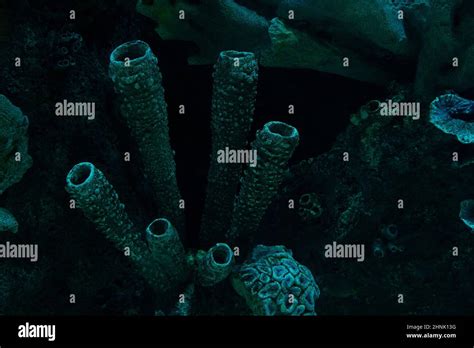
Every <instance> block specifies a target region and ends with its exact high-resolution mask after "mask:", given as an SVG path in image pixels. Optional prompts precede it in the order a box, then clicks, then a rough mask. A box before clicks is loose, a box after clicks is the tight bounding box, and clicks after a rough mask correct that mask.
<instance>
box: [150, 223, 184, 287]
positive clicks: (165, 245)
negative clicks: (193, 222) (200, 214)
mask: <svg viewBox="0 0 474 348" xmlns="http://www.w3.org/2000/svg"><path fill="white" fill-rule="evenodd" d="M146 240H147V242H148V246H149V249H150V251H151V254H152V255H151V257H152V259H153V267H155V268H156V269H159V270H160V272H162V273H164V274H165V275H166V281H167V282H170V283H173V284H181V283H182V282H183V281H184V280H185V279H186V278H187V276H188V275H189V267H188V265H187V263H186V252H185V250H184V246H183V244H182V243H181V240H180V239H179V235H178V233H177V232H176V229H175V228H174V226H173V225H172V224H171V222H170V221H169V220H168V219H165V218H162V219H156V220H153V221H152V222H151V223H150V224H149V225H148V227H147V228H146Z"/></svg>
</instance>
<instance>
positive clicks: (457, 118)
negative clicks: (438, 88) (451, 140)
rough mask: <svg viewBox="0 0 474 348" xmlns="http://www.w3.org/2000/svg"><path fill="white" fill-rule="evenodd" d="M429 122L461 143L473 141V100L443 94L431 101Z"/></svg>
mask: <svg viewBox="0 0 474 348" xmlns="http://www.w3.org/2000/svg"><path fill="white" fill-rule="evenodd" d="M430 122H431V123H433V124H434V125H435V126H436V127H437V128H439V129H441V130H442V131H443V132H444V133H447V134H453V135H455V136H456V137H457V138H458V140H459V141H460V142H461V143H463V144H472V143H474V101H472V100H468V99H465V98H461V97H460V96H458V95H456V94H445V95H442V96H440V97H438V98H436V99H435V100H434V101H433V102H432V103H431V110H430Z"/></svg>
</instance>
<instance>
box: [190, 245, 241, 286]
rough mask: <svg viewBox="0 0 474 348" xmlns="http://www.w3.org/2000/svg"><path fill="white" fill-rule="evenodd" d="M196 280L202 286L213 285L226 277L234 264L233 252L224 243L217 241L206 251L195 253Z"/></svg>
mask: <svg viewBox="0 0 474 348" xmlns="http://www.w3.org/2000/svg"><path fill="white" fill-rule="evenodd" d="M196 257H197V262H198V268H197V280H198V282H199V284H201V285H202V286H213V285H215V284H217V283H219V282H221V281H222V280H224V279H226V278H227V277H228V276H229V274H230V272H231V271H232V267H233V266H234V253H233V252H232V249H231V248H230V247H229V246H228V245H227V244H225V243H217V244H216V245H214V246H213V247H212V248H210V249H209V250H208V251H207V253H205V252H203V251H200V252H198V254H197V255H196Z"/></svg>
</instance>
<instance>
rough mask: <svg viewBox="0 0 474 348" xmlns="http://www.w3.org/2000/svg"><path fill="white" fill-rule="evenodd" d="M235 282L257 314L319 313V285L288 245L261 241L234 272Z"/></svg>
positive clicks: (235, 286) (237, 289) (233, 281)
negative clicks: (267, 244) (317, 308)
mask: <svg viewBox="0 0 474 348" xmlns="http://www.w3.org/2000/svg"><path fill="white" fill-rule="evenodd" d="M232 285H233V286H234V289H235V290H236V291H237V293H238V294H239V295H241V296H243V297H244V298H245V300H246V302H247V304H248V306H249V307H250V309H251V310H252V313H253V314H254V315H266V316H276V315H285V316H286V315H292V316H301V315H305V316H306V315H316V312H315V302H316V300H317V299H318V298H319V295H320V290H319V287H318V285H317V284H316V281H315V280H314V278H313V275H312V274H311V272H310V270H309V269H308V268H307V267H306V266H304V265H301V264H300V263H299V262H298V261H296V260H295V259H294V258H293V255H292V252H291V250H289V249H287V248H285V247H284V246H281V245H277V246H265V245H257V246H256V247H255V248H254V250H253V251H252V254H251V256H250V257H249V259H248V260H247V261H246V262H245V263H244V264H243V265H242V266H240V267H238V268H237V269H236V271H235V272H234V273H233V274H232Z"/></svg>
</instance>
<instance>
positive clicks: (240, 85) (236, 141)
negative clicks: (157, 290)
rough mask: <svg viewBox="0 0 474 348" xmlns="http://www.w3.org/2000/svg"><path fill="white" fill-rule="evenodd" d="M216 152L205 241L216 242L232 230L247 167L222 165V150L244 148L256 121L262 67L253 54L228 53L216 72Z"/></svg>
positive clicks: (204, 222)
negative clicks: (254, 115) (235, 203)
mask: <svg viewBox="0 0 474 348" xmlns="http://www.w3.org/2000/svg"><path fill="white" fill-rule="evenodd" d="M213 77H214V87H213V96H212V116H211V129H212V150H211V162H210V168H209V174H208V188H207V197H206V205H205V208H204V214H203V220H202V228H201V238H202V239H203V241H206V242H209V241H211V242H216V241H217V240H219V239H220V238H222V237H223V236H224V233H225V231H227V230H228V229H229V227H230V220H231V218H232V210H233V206H234V198H235V195H236V194H237V191H238V185H239V180H240V175H241V172H242V168H243V164H241V163H219V162H218V161H217V158H218V151H223V150H225V149H226V148H228V149H231V150H238V149H244V148H245V147H246V145H247V138H248V135H249V131H250V126H251V124H252V120H253V113H254V109H255V98H256V95H257V79H258V65H257V61H256V58H255V55H254V54H253V53H249V52H237V51H224V52H221V53H220V55H219V59H218V60H217V64H216V65H215V72H214V75H213Z"/></svg>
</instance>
